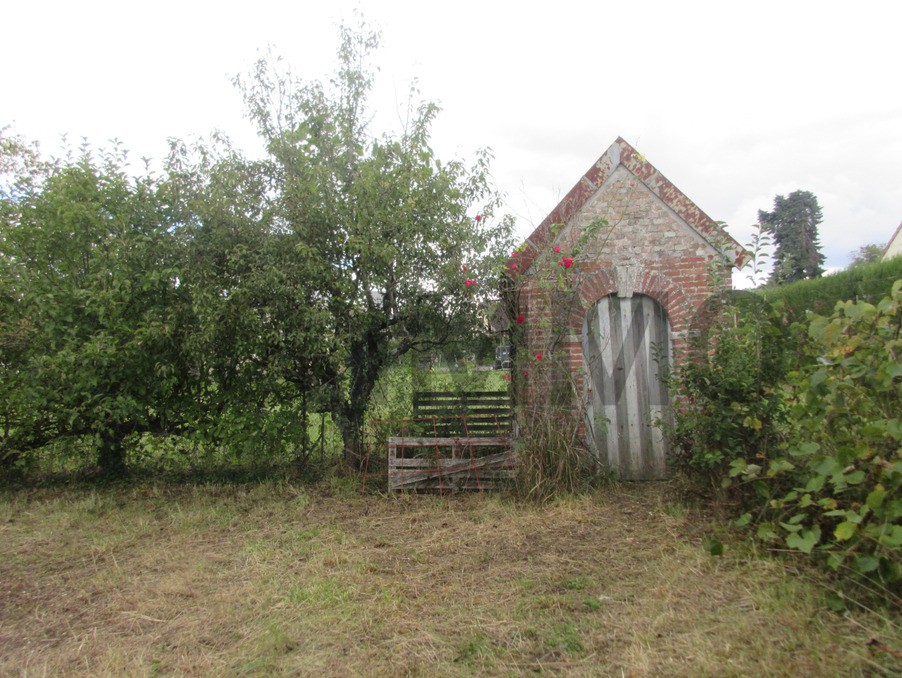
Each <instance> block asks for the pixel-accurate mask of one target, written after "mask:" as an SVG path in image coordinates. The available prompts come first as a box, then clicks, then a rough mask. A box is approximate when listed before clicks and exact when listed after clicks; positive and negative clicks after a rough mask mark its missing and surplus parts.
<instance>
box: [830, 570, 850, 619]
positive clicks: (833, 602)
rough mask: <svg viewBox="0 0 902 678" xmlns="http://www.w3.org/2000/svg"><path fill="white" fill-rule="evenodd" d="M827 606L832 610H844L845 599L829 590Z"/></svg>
mask: <svg viewBox="0 0 902 678" xmlns="http://www.w3.org/2000/svg"><path fill="white" fill-rule="evenodd" d="M834 569H836V568H834ZM827 607H829V608H830V609H831V610H833V611H834V612H845V611H846V601H845V600H844V599H843V597H842V595H841V594H838V593H834V592H833V591H831V592H830V593H828V594H827Z"/></svg>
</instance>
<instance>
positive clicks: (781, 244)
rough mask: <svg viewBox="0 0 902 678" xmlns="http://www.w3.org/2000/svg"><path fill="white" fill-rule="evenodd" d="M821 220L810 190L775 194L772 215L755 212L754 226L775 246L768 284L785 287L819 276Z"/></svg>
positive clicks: (820, 273)
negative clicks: (770, 237) (764, 233)
mask: <svg viewBox="0 0 902 678" xmlns="http://www.w3.org/2000/svg"><path fill="white" fill-rule="evenodd" d="M822 220H823V215H822V213H821V207H820V205H819V204H818V202H817V197H816V196H815V195H814V194H813V193H811V192H810V191H793V192H792V193H790V194H789V195H788V196H786V197H783V196H782V195H778V196H777V197H776V198H774V210H773V212H765V211H763V210H758V223H759V224H760V225H761V227H762V229H763V230H765V231H766V232H768V233H770V234H771V235H772V236H773V240H774V244H775V245H776V251H775V252H774V270H773V272H772V273H771V276H770V281H769V282H771V283H772V284H775V285H786V284H787V283H791V282H795V281H796V280H803V279H805V278H819V277H820V276H821V275H822V274H823V272H824V269H823V267H822V264H823V263H824V255H823V254H822V253H821V245H820V243H819V242H818V236H817V227H818V224H820V223H821V221H822Z"/></svg>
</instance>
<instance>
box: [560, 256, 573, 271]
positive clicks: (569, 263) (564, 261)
mask: <svg viewBox="0 0 902 678" xmlns="http://www.w3.org/2000/svg"><path fill="white" fill-rule="evenodd" d="M561 266H563V267H564V268H570V267H571V266H573V257H564V258H563V259H561Z"/></svg>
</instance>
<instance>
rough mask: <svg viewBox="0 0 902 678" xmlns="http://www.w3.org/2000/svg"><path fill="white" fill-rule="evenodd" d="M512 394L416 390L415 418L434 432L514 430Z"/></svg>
mask: <svg viewBox="0 0 902 678" xmlns="http://www.w3.org/2000/svg"><path fill="white" fill-rule="evenodd" d="M512 411H513V408H512V405H511V397H510V394H509V393H508V392H507V391H416V392H415V393H414V394H413V418H414V420H415V421H419V422H422V423H423V424H424V425H428V424H429V422H430V420H431V421H432V422H433V423H434V426H433V430H431V431H428V433H431V434H433V435H437V436H442V437H448V436H467V437H486V436H497V435H507V434H508V433H510V430H511V419H512Z"/></svg>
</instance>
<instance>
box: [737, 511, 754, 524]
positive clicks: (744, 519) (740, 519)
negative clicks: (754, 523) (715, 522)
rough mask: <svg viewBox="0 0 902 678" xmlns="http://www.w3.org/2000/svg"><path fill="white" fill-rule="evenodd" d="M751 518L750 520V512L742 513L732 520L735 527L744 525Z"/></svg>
mask: <svg viewBox="0 0 902 678" xmlns="http://www.w3.org/2000/svg"><path fill="white" fill-rule="evenodd" d="M751 520H752V514H751V513H743V514H742V515H741V516H739V517H738V518H737V519H736V520H734V521H733V525H735V526H736V527H745V526H746V525H748V524H749V523H750V522H751Z"/></svg>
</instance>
